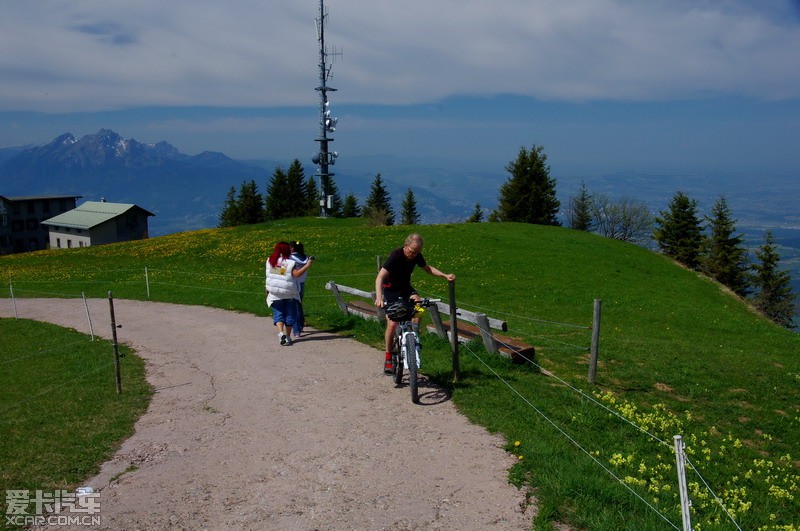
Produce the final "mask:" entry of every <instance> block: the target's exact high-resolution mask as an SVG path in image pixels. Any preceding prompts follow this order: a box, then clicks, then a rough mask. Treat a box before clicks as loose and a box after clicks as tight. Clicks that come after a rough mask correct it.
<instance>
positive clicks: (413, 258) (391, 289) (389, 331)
mask: <svg viewBox="0 0 800 531" xmlns="http://www.w3.org/2000/svg"><path fill="white" fill-rule="evenodd" d="M415 266H419V267H420V268H421V269H422V270H423V271H425V272H426V273H428V274H430V275H433V276H435V277H441V278H444V279H447V280H448V281H450V282H452V281H453V280H455V279H456V276H455V275H453V274H446V273H442V272H441V271H439V270H438V269H436V268H435V267H433V266H431V265H429V264H428V263H427V262H426V261H425V258H424V257H423V256H422V236H420V235H419V234H416V233H415V234H410V235H409V236H408V237H407V238H406V241H405V244H404V245H403V247H400V248H399V249H395V250H394V251H392V252H391V253H389V257H388V258H387V259H386V261H385V262H384V263H383V266H382V267H381V270H380V271H379V272H378V276H377V277H376V278H375V293H376V297H375V306H377V307H378V308H383V307H386V306H388V305H390V304H391V303H393V302H395V301H396V300H398V299H406V300H415V301H418V300H420V296H419V295H417V292H416V291H415V290H414V287H413V286H412V285H411V273H413V272H414V267H415ZM414 321H415V322H418V321H419V319H418V318H417V319H414ZM396 330H397V322H395V321H392V320H391V319H387V320H386V334H385V336H384V337H385V340H386V358H385V361H384V364H383V372H384V373H386V374H391V373H392V355H391V352H390V351H391V348H392V338H393V337H394V334H395V331H396Z"/></svg>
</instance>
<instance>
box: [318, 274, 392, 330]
mask: <svg viewBox="0 0 800 531" xmlns="http://www.w3.org/2000/svg"><path fill="white" fill-rule="evenodd" d="M325 289H327V290H328V291H330V292H331V293H332V294H333V296H334V297H335V298H336V304H338V305H339V309H340V310H342V312H344V313H346V314H348V315H358V316H359V317H362V318H364V319H372V320H375V321H383V320H384V319H386V314H385V313H384V311H383V308H376V307H375V304H373V301H374V300H375V292H369V291H364V290H360V289H357V288H351V287H349V286H343V285H341V284H336V282H334V281H333V280H331V281H329V282H328V283H327V284H325ZM342 293H347V294H350V295H356V296H357V297H362V298H364V299H367V300H365V301H364V300H352V301H346V300H344V297H342Z"/></svg>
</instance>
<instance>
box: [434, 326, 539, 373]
mask: <svg viewBox="0 0 800 531" xmlns="http://www.w3.org/2000/svg"><path fill="white" fill-rule="evenodd" d="M442 327H443V328H444V330H445V332H446V333H447V336H448V338H449V337H450V321H445V322H443V323H442ZM428 332H431V333H437V331H436V327H435V326H434V325H432V324H431V325H428ZM492 337H493V338H494V345H495V346H494V348H495V352H496V353H497V354H500V355H502V356H505V357H507V358H510V359H511V361H513V362H514V363H519V364H523V363H530V362H532V361H534V359H535V356H536V348H535V347H534V346H532V345H529V344H527V343H525V342H524V341H521V340H519V339H517V338H513V337H509V336H505V335H500V334H492ZM475 338H481V339H483V338H484V334H483V333H482V332H481V329H480V328H479V327H477V326H475V325H473V324H470V323H466V322H462V321H459V322H458V341H459V343H466V342H468V341H471V340H473V339H475ZM484 343H485V341H484ZM487 350H489V349H487ZM489 351H490V352H491V350H489Z"/></svg>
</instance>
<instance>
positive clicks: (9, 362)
mask: <svg viewBox="0 0 800 531" xmlns="http://www.w3.org/2000/svg"><path fill="white" fill-rule="evenodd" d="M0 338H2V348H0V374H2V377H0V382H2V385H0V433H2V435H1V436H0V441H1V442H0V463H2V469H0V492H2V493H3V500H2V501H3V504H2V507H3V510H2V514H3V515H5V514H6V510H5V509H6V506H5V501H6V497H5V495H6V490H8V489H14V490H29V491H30V500H31V501H33V499H34V491H36V490H37V489H38V490H42V491H44V492H45V493H48V494H51V493H54V492H55V491H58V490H69V491H72V490H73V489H74V487H75V486H77V485H78V484H79V483H80V482H82V481H84V480H85V479H87V478H88V477H91V476H92V475H93V474H95V473H96V472H97V471H98V465H99V464H100V463H102V462H104V461H106V460H108V459H109V458H110V457H111V455H113V452H114V450H115V449H116V447H117V446H118V444H119V443H120V442H121V441H122V440H123V439H124V438H126V437H128V436H130V434H131V433H132V432H133V424H134V422H135V421H136V419H137V418H138V417H139V416H140V415H141V414H142V413H143V412H144V410H145V409H146V408H147V404H148V403H149V399H150V394H151V391H150V388H149V386H148V385H147V383H146V382H145V379H144V363H143V362H142V360H141V358H139V357H138V356H136V355H135V354H133V353H132V352H130V350H129V349H127V348H124V347H122V348H121V349H120V351H121V353H122V354H123V355H125V357H124V358H122V360H121V362H120V373H121V379H122V384H123V393H122V394H121V395H118V394H117V391H116V384H115V380H114V356H113V348H112V346H111V344H110V342H108V341H101V340H95V341H91V340H90V338H89V337H88V336H86V335H84V334H80V333H78V332H75V331H74V330H67V329H64V328H60V327H57V326H54V325H50V324H47V323H37V322H34V321H29V320H26V319H19V320H15V319H0ZM29 510H33V508H32V506H31V507H30V508H29ZM29 514H33V513H29ZM5 524H6V519H5V518H3V520H2V524H0V528H2V529H5Z"/></svg>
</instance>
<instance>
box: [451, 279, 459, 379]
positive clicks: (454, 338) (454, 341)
mask: <svg viewBox="0 0 800 531" xmlns="http://www.w3.org/2000/svg"><path fill="white" fill-rule="evenodd" d="M457 311H458V310H457V307H456V281H455V280H451V281H450V348H451V350H452V352H453V381H454V382H457V381H458V379H459V376H460V375H461V368H460V366H459V365H460V364H459V361H458V319H456V313H457Z"/></svg>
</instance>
